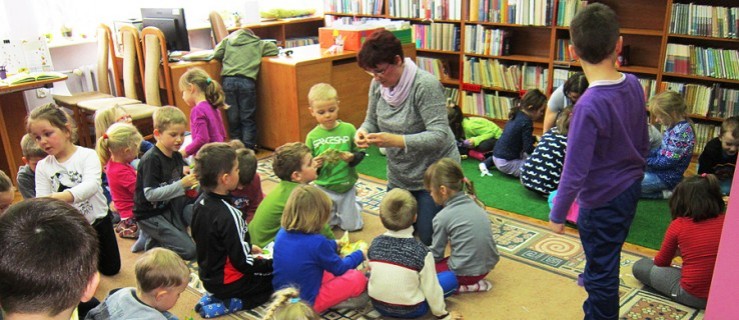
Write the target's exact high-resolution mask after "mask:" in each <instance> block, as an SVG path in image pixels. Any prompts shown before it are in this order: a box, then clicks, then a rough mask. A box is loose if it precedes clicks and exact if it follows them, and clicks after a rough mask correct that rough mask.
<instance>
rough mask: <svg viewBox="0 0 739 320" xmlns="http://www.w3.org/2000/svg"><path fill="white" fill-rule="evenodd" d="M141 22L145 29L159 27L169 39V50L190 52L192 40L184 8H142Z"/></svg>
mask: <svg viewBox="0 0 739 320" xmlns="http://www.w3.org/2000/svg"><path fill="white" fill-rule="evenodd" d="M141 22H142V23H143V26H144V28H146V27H157V28H159V30H162V33H163V34H164V38H165V39H167V50H168V51H170V52H172V51H190V40H189V39H188V36H187V25H186V24H185V9H182V8H141Z"/></svg>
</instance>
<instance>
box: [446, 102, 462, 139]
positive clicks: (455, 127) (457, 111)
mask: <svg viewBox="0 0 739 320" xmlns="http://www.w3.org/2000/svg"><path fill="white" fill-rule="evenodd" d="M446 117H447V119H448V120H449V128H451V129H452V133H454V139H456V140H464V138H465V136H464V128H462V121H464V114H463V113H462V109H461V108H459V106H458V105H457V104H456V103H455V104H452V105H449V106H447V108H446Z"/></svg>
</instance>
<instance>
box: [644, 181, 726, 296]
mask: <svg viewBox="0 0 739 320" xmlns="http://www.w3.org/2000/svg"><path fill="white" fill-rule="evenodd" d="M724 210H725V205H724V201H723V199H722V196H721V189H720V187H719V181H718V179H717V178H716V176H714V175H712V174H703V175H700V176H693V177H689V178H686V179H685V180H684V181H683V182H680V184H678V185H677V187H676V188H675V193H674V194H673V196H672V198H670V213H671V214H672V222H671V223H670V226H669V227H668V228H667V231H666V232H665V239H664V241H662V247H661V248H660V250H659V252H658V253H657V256H656V257H654V261H652V259H649V258H642V259H641V260H639V261H637V262H636V264H634V268H633V272H634V277H636V278H637V279H639V281H641V282H642V283H644V284H645V285H647V286H649V287H652V288H654V289H656V290H657V291H658V292H659V293H661V294H663V295H665V296H667V297H669V298H670V299H672V300H674V301H676V302H678V303H681V304H684V305H686V306H689V307H693V308H698V309H705V308H706V299H708V292H709V289H710V287H711V278H712V277H713V267H714V264H716V255H717V253H718V245H719V240H721V230H723V226H724V217H725V214H724ZM678 255H679V256H680V257H682V260H683V264H682V268H676V267H672V266H671V263H672V259H673V258H675V257H676V256H678Z"/></svg>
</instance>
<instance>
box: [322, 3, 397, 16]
mask: <svg viewBox="0 0 739 320" xmlns="http://www.w3.org/2000/svg"><path fill="white" fill-rule="evenodd" d="M384 2H385V1H384V0H354V1H346V0H324V2H323V3H324V6H323V8H324V10H326V12H336V13H349V14H373V15H380V14H382V5H383V3H384Z"/></svg>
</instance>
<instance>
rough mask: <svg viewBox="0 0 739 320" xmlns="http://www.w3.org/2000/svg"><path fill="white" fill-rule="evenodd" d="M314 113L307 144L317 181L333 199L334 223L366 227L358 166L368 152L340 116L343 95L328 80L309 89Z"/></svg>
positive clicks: (352, 126) (343, 226) (332, 222)
mask: <svg viewBox="0 0 739 320" xmlns="http://www.w3.org/2000/svg"><path fill="white" fill-rule="evenodd" d="M308 103H309V104H310V107H309V108H308V109H309V110H310V114H311V115H312V116H313V117H314V118H316V121H317V122H318V125H317V126H316V127H315V128H313V130H311V131H310V132H308V136H307V137H306V138H305V145H306V146H308V148H309V149H310V150H311V153H312V154H313V159H314V160H315V162H316V166H317V167H318V168H319V171H318V179H316V181H315V184H316V186H318V187H319V188H321V190H323V191H324V192H326V194H328V196H329V198H331V201H332V203H333V204H332V209H331V219H330V220H329V225H330V226H339V227H340V228H341V229H343V230H347V231H356V230H360V229H362V226H364V221H362V205H361V204H360V203H359V202H358V201H357V189H356V188H355V186H354V185H355V184H356V183H357V179H358V177H359V176H358V175H357V170H356V169H355V167H356V165H358V164H359V163H360V162H361V161H362V159H364V152H363V151H359V148H357V145H356V144H354V134H355V133H356V131H357V130H356V128H354V125H352V124H351V123H348V122H343V121H341V120H338V118H339V99H338V96H337V94H336V89H334V87H332V86H331V85H330V84H327V83H319V84H316V85H314V86H313V87H311V89H310V92H308Z"/></svg>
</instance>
